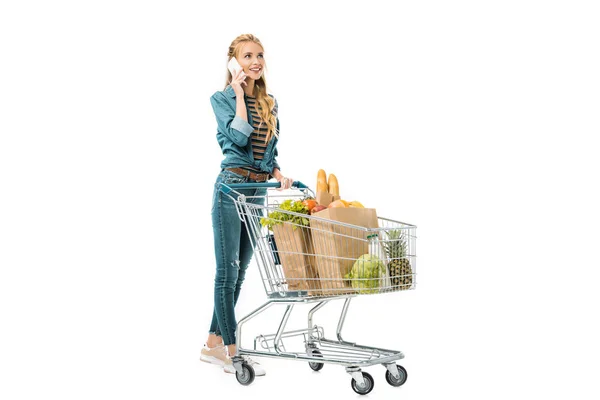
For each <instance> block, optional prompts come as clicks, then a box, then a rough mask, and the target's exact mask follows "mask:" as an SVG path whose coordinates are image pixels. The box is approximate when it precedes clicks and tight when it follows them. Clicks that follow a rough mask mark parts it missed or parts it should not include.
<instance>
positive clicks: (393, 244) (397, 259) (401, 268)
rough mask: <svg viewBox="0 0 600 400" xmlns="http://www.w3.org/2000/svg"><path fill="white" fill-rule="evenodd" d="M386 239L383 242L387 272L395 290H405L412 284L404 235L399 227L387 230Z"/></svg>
mask: <svg viewBox="0 0 600 400" xmlns="http://www.w3.org/2000/svg"><path fill="white" fill-rule="evenodd" d="M387 236H388V240H387V241H386V242H385V243H384V244H383V247H384V248H385V252H386V253H387V256H388V260H390V262H389V263H388V265H387V267H388V273H389V275H390V281H391V284H392V287H393V288H394V289H395V290H406V289H409V288H410V287H411V286H412V283H413V277H412V268H411V266H410V261H409V259H408V258H406V235H405V234H404V232H402V230H400V229H394V230H391V231H389V232H387Z"/></svg>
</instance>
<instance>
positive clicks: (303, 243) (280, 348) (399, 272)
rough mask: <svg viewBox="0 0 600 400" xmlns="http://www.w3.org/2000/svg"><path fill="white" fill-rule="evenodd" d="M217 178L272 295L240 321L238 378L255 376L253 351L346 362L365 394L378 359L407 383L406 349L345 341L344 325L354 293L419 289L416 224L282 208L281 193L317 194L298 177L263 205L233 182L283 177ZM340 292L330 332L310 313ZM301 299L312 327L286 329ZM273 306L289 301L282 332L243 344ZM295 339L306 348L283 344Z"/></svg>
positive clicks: (393, 377)
mask: <svg viewBox="0 0 600 400" xmlns="http://www.w3.org/2000/svg"><path fill="white" fill-rule="evenodd" d="M220 185H221V186H220V190H221V192H222V193H223V194H225V195H227V196H229V197H231V198H232V199H233V201H234V204H235V206H236V209H237V212H238V216H239V218H240V220H242V221H243V222H244V223H245V226H246V229H247V231H248V235H249V237H250V240H251V242H252V244H253V245H254V248H255V253H254V256H255V257H254V258H255V259H256V261H257V264H258V267H259V271H260V276H261V279H262V282H263V284H264V287H265V291H266V294H267V297H268V301H267V302H266V303H265V304H263V305H262V306H260V307H259V308H257V309H256V310H254V311H253V312H251V313H250V314H248V315H247V316H245V317H244V318H242V319H241V320H240V321H239V322H238V325H237V329H236V345H237V349H238V354H237V355H236V356H235V357H233V358H232V361H233V365H234V368H235V370H236V377H237V380H238V382H239V383H241V384H242V385H249V384H251V383H252V382H253V381H254V370H253V368H252V366H251V365H249V364H248V363H246V362H245V360H244V358H243V357H242V355H250V356H259V357H272V358H284V359H291V360H299V361H307V362H308V364H309V366H310V368H311V369H313V370H314V371H319V370H321V369H322V368H323V366H324V364H336V365H342V366H344V367H346V371H347V372H348V373H349V374H350V375H351V376H352V381H351V385H352V389H353V390H354V391H355V392H356V393H358V394H363V395H364V394H367V393H369V392H370V391H371V390H372V389H373V386H374V380H373V377H372V376H371V375H370V374H369V373H367V372H365V371H363V370H362V369H361V368H363V367H368V366H372V365H377V364H381V365H383V366H384V367H385V368H386V373H385V378H386V381H387V382H388V383H389V384H390V385H392V386H396V387H397V386H401V385H403V384H404V383H405V382H406V379H407V373H406V370H405V369H404V368H403V367H402V366H400V365H397V364H396V361H397V360H400V359H402V358H404V354H402V352H400V351H397V350H388V349H382V348H378V347H371V346H364V345H359V344H356V343H352V342H348V341H345V340H344V339H343V338H342V328H343V326H344V321H345V319H346V315H347V313H348V308H349V306H350V301H351V299H352V298H353V297H355V296H358V295H367V294H378V293H389V292H395V291H402V290H410V289H414V288H415V285H416V279H415V278H416V247H415V246H416V226H414V225H410V224H407V223H403V222H398V221H393V220H391V219H387V218H381V217H375V219H376V222H375V223H372V221H371V225H369V224H367V226H366V227H365V226H358V225H354V224H349V223H343V222H338V221H333V220H330V219H325V218H320V217H317V216H316V215H306V214H303V213H296V212H293V211H284V210H282V209H280V205H281V204H282V202H284V199H285V200H288V199H291V200H301V199H303V198H307V197H315V195H314V192H313V191H312V190H310V189H309V188H308V187H307V186H306V185H304V184H302V183H301V182H294V183H293V185H292V188H291V189H290V190H286V191H272V190H267V194H266V199H265V200H266V201H265V204H264V205H260V204H255V203H253V202H248V201H247V199H249V198H250V197H249V196H245V195H243V194H241V193H240V192H238V191H236V189H238V190H240V189H253V188H267V189H269V188H279V187H280V184H279V183H242V184H224V183H221V184H220ZM290 192H291V194H290ZM269 228H271V229H269ZM337 299H342V300H344V304H343V308H342V312H341V316H340V318H339V322H338V325H337V331H336V339H327V338H325V335H324V329H323V327H322V326H318V325H316V324H313V318H314V315H315V313H316V312H317V311H318V310H320V309H322V308H323V307H324V306H325V305H326V304H328V303H329V302H331V301H333V300H337ZM299 303H304V304H306V303H317V304H316V305H315V306H314V307H313V308H312V309H310V311H309V312H308V318H307V319H308V326H307V328H305V329H298V330H291V331H286V325H287V323H288V319H289V317H290V314H291V312H292V310H293V308H294V306H295V305H297V304H299ZM273 305H285V306H286V309H285V313H284V315H283V318H282V320H281V323H280V325H279V329H278V330H277V332H275V333H273V334H265V335H259V336H257V337H256V338H255V339H254V348H253V349H248V348H243V347H242V346H241V344H242V340H241V339H242V328H243V326H244V324H245V323H246V322H248V321H249V320H251V319H252V318H254V317H256V316H257V315H259V314H260V313H262V312H264V311H265V310H267V309H268V308H270V307H271V306H273ZM292 338H296V340H299V339H303V345H304V349H303V350H302V351H288V350H287V349H286V343H288V341H289V340H291V339H292Z"/></svg>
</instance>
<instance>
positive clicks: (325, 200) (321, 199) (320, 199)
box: [315, 192, 341, 207]
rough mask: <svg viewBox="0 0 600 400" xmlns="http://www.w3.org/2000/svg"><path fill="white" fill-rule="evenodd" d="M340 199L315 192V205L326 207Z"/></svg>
mask: <svg viewBox="0 0 600 400" xmlns="http://www.w3.org/2000/svg"><path fill="white" fill-rule="evenodd" d="M339 199H341V197H340V196H334V195H332V194H331V193H328V192H317V195H316V198H315V200H316V201H317V204H320V205H322V206H325V207H327V206H328V205H329V203H333V202H334V201H336V200H339Z"/></svg>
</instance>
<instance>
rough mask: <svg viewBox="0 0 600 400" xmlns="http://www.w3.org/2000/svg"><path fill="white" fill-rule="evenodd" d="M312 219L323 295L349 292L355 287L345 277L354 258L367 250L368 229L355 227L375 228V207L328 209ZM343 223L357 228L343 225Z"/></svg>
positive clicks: (316, 258)
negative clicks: (341, 223)
mask: <svg viewBox="0 0 600 400" xmlns="http://www.w3.org/2000/svg"><path fill="white" fill-rule="evenodd" d="M313 216H315V217H318V218H324V219H326V220H329V221H318V220H317V219H313V218H311V220H310V227H311V239H312V244H313V248H314V252H315V261H316V265H317V271H318V274H319V279H320V283H321V293H322V294H323V295H337V294H352V293H356V290H355V289H354V288H352V285H351V283H350V282H349V281H348V280H346V279H344V276H345V275H346V274H347V273H348V272H349V271H350V270H351V269H352V266H353V265H354V262H355V261H356V259H357V258H358V257H360V256H362V255H363V254H366V253H368V252H369V243H368V241H367V234H368V232H367V231H364V230H362V229H360V228H356V227H365V228H378V227H379V224H378V221H377V212H376V211H375V209H374V208H354V207H350V208H342V207H335V208H327V209H325V210H323V211H319V212H317V213H315V214H313ZM335 222H343V223H346V224H351V225H354V226H356V227H350V226H342V225H340V224H336V223H335Z"/></svg>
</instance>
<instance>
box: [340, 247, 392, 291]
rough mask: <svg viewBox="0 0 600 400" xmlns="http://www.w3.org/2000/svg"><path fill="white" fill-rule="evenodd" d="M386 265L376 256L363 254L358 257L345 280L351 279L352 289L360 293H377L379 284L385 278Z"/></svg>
mask: <svg viewBox="0 0 600 400" xmlns="http://www.w3.org/2000/svg"><path fill="white" fill-rule="evenodd" d="M385 274H386V269H385V264H384V263H383V261H381V259H380V258H379V257H377V256H376V255H374V254H363V255H362V256H360V257H358V258H357V259H356V261H355V262H354V265H353V266H352V269H351V270H350V272H348V273H347V274H346V275H345V276H344V278H346V279H349V280H350V281H351V283H352V287H353V288H355V289H359V292H360V293H377V292H378V291H379V289H378V288H379V282H380V280H381V279H382V278H383V277H385Z"/></svg>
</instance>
